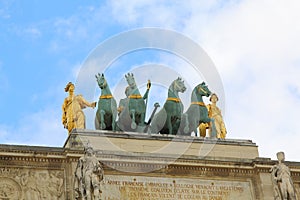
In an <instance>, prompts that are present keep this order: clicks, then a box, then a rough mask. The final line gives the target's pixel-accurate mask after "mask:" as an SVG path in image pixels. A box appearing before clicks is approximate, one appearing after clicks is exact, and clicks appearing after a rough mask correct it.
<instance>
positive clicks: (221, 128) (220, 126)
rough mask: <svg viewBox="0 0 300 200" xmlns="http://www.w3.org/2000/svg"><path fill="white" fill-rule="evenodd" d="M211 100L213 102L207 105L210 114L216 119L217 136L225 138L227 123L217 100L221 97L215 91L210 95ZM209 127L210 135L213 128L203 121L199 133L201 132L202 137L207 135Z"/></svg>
mask: <svg viewBox="0 0 300 200" xmlns="http://www.w3.org/2000/svg"><path fill="white" fill-rule="evenodd" d="M209 100H210V102H211V104H208V105H207V106H206V107H207V110H208V116H209V117H210V118H213V119H214V120H215V126H216V131H217V138H221V139H225V137H226V134H227V131H226V128H225V123H224V121H223V117H222V113H221V109H220V108H218V106H217V102H218V100H219V98H218V96H217V95H216V94H215V93H213V94H212V95H211V96H210V99H209ZM207 128H209V135H210V134H211V131H212V130H211V126H210V125H209V124H208V123H201V124H200V125H199V133H200V136H201V137H205V136H206V129H207Z"/></svg>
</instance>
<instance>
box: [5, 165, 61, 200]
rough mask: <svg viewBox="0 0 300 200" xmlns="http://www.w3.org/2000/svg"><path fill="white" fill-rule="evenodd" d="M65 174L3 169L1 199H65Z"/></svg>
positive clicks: (58, 171)
mask: <svg viewBox="0 0 300 200" xmlns="http://www.w3.org/2000/svg"><path fill="white" fill-rule="evenodd" d="M64 185H65V181H64V172H63V171H62V170H40V169H26V168H10V167H3V168H1V169H0V199H9V200H33V199H41V200H43V199H45V200H49V199H53V200H63V199H65V191H64Z"/></svg>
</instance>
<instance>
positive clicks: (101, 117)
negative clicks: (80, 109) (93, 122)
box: [100, 110, 106, 130]
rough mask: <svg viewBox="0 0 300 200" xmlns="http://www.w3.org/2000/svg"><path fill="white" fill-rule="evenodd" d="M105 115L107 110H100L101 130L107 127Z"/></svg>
mask: <svg viewBox="0 0 300 200" xmlns="http://www.w3.org/2000/svg"><path fill="white" fill-rule="evenodd" d="M104 115H105V111H104V110H100V129H101V130H104V129H105V128H106V125H105V121H104Z"/></svg>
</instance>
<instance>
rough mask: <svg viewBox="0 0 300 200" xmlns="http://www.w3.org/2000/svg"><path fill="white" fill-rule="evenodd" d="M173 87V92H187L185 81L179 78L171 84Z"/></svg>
mask: <svg viewBox="0 0 300 200" xmlns="http://www.w3.org/2000/svg"><path fill="white" fill-rule="evenodd" d="M171 85H172V86H173V91H174V92H181V93H183V92H185V91H186V87H185V85H184V81H183V80H182V79H181V78H180V77H178V78H177V79H176V80H174V81H173V83H172V84H171Z"/></svg>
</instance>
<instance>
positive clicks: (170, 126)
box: [167, 115, 173, 134]
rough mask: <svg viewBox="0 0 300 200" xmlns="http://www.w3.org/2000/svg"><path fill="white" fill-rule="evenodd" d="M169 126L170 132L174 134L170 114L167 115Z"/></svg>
mask: <svg viewBox="0 0 300 200" xmlns="http://www.w3.org/2000/svg"><path fill="white" fill-rule="evenodd" d="M167 127H168V129H169V134H173V127H172V121H171V116H170V115H168V116H167Z"/></svg>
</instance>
